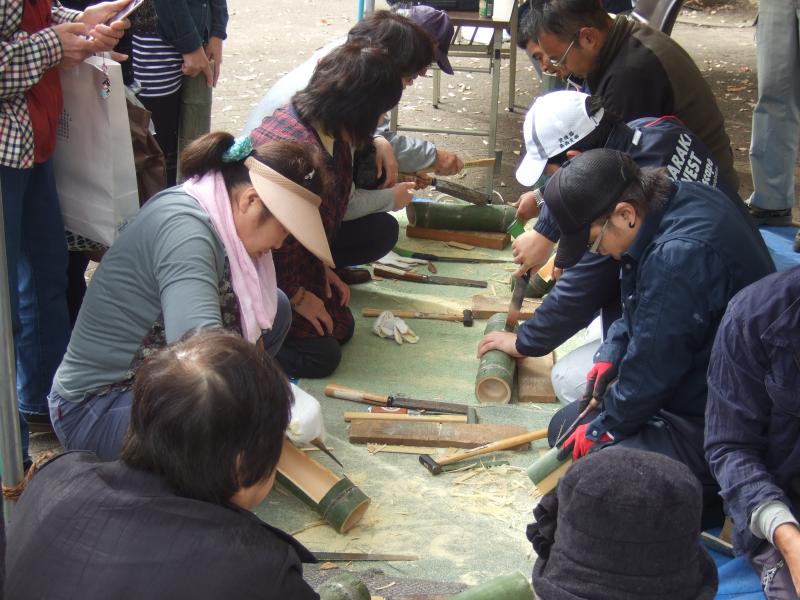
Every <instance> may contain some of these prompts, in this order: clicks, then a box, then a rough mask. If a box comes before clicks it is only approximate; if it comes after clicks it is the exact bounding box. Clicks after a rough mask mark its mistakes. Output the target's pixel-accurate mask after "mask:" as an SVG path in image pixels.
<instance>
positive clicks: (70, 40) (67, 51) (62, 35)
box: [53, 23, 94, 67]
mask: <svg viewBox="0 0 800 600" xmlns="http://www.w3.org/2000/svg"><path fill="white" fill-rule="evenodd" d="M53 31H55V32H56V35H57V36H58V41H59V42H60V43H61V53H62V56H61V63H60V64H61V66H62V67H74V66H75V65H77V64H78V63H81V62H83V61H84V60H86V58H88V57H89V56H91V55H92V54H94V44H92V42H91V41H89V40H87V39H86V37H85V36H86V35H87V34H88V33H89V28H88V27H86V25H84V24H83V23H61V24H59V25H54V26H53Z"/></svg>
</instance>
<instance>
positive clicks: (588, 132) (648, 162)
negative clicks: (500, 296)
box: [495, 91, 747, 402]
mask: <svg viewBox="0 0 800 600" xmlns="http://www.w3.org/2000/svg"><path fill="white" fill-rule="evenodd" d="M523 130H524V135H525V142H526V154H525V156H524V158H523V159H522V161H521V163H520V165H519V168H518V169H517V179H518V180H519V182H520V183H522V184H523V185H528V186H532V185H534V184H535V183H536V182H537V181H538V180H539V179H540V177H541V176H542V174H544V175H545V176H546V177H549V176H552V175H553V173H555V172H556V171H557V170H558V168H559V167H560V166H561V165H562V164H564V162H566V161H567V160H568V159H569V158H572V157H574V156H577V155H578V154H580V153H581V152H585V151H586V150H591V149H594V148H609V149H612V150H619V151H621V152H625V153H626V154H628V155H630V157H631V158H632V159H633V160H634V161H635V162H636V164H637V165H639V166H640V167H645V166H650V167H665V168H666V170H667V175H668V176H669V178H670V179H673V180H675V181H697V182H700V183H704V184H706V185H710V186H712V187H718V188H719V189H721V190H722V191H724V192H725V193H726V194H727V195H728V196H729V197H730V198H731V200H732V205H731V207H730V208H731V210H733V211H738V212H740V213H741V214H742V215H744V216H747V211H746V209H745V207H744V203H743V202H742V201H741V199H740V198H739V196H738V194H736V192H735V191H734V190H732V189H728V188H726V187H725V185H724V182H723V181H720V179H719V169H718V167H717V165H716V163H715V162H714V161H713V159H712V158H711V153H710V152H709V150H708V149H707V148H706V147H705V145H704V144H703V143H702V142H701V141H700V140H699V139H697V137H696V136H695V135H694V134H693V133H692V132H690V131H689V130H688V129H687V128H686V127H685V126H684V125H683V124H682V123H681V122H680V121H678V120H677V119H676V118H675V117H660V118H656V117H646V118H643V119H635V120H633V121H630V122H629V123H624V122H623V121H622V120H621V119H620V118H619V117H617V116H616V115H615V114H614V113H613V112H612V111H610V110H608V109H607V108H606V107H605V99H604V98H601V97H600V96H588V95H586V94H583V93H580V92H565V91H560V92H553V93H552V94H550V95H548V96H544V97H540V98H537V100H536V101H535V102H534V104H533V106H532V107H531V109H530V110H529V111H528V114H527V115H526V118H525V124H524V127H523ZM537 194H538V196H539V198H541V192H540V191H539V190H534V191H533V192H526V193H525V194H523V195H522V196H521V197H520V201H519V206H518V209H517V219H519V220H523V221H524V220H528V219H529V218H531V217H533V216H534V215H535V214H536V212H538V210H539V209H538V207H537V205H536V201H535V198H534V197H535V196H536V195H537ZM558 239H559V230H558V225H557V224H556V222H555V219H554V218H553V215H552V213H551V212H550V211H549V209H548V208H547V206H544V205H543V206H542V207H541V214H539V219H538V220H537V221H536V224H535V225H534V227H533V231H529V232H525V233H524V234H522V235H521V236H519V237H518V238H517V239H516V240H514V246H513V252H514V259H515V260H516V261H517V262H518V263H520V264H521V265H522V266H521V267H520V269H519V271H518V273H519V274H521V273H524V272H527V271H529V270H531V269H534V270H536V269H539V268H540V267H541V266H542V265H543V264H544V263H545V262H546V261H547V259H548V258H549V257H550V255H551V254H552V251H553V248H554V246H555V244H556V242H558ZM619 268H620V264H619V261H617V260H615V259H614V258H612V257H610V256H597V255H592V254H590V253H588V252H587V253H586V254H585V255H584V256H583V258H582V259H581V260H580V262H578V263H577V264H576V265H575V266H574V267H572V268H570V269H567V270H566V271H564V273H563V274H562V275H561V277H560V278H559V279H558V282H557V283H556V285H555V287H554V288H553V289H552V290H551V291H550V293H549V294H548V295H547V296H546V297H545V298H544V300H543V302H542V305H541V306H540V307H539V308H538V309H537V310H536V313H535V314H534V315H533V317H531V318H530V319H528V320H527V321H526V322H525V323H523V324H522V325H520V327H519V329H518V331H517V351H519V352H520V353H522V354H524V355H526V356H544V355H546V354H549V353H550V352H552V351H553V350H555V349H556V348H557V347H558V346H560V345H561V344H563V343H564V342H565V341H567V340H568V339H569V338H570V337H572V336H573V335H575V333H577V332H578V331H579V330H580V329H582V328H584V327H586V326H587V325H588V324H589V323H591V322H592V320H593V319H594V318H595V316H596V315H597V313H598V311H602V316H603V319H602V321H603V325H604V328H603V329H604V330H607V329H608V327H609V326H610V325H611V323H613V322H614V321H615V320H616V319H617V318H618V317H619V315H620V309H621V298H620V289H619ZM495 335H496V334H495ZM599 344H600V342H599V340H592V341H589V342H587V343H586V344H584V346H582V347H580V348H578V349H576V350H574V351H573V352H571V353H570V354H569V355H568V356H564V357H562V358H560V359H559V361H558V362H557V363H556V366H555V368H554V369H553V372H552V379H553V384H554V387H555V390H556V394H557V396H558V397H559V398H560V399H561V400H562V401H565V402H572V401H573V400H576V399H577V398H579V397H581V396H582V395H583V387H584V385H585V384H584V383H583V376H584V375H585V373H586V372H587V371H588V370H589V368H590V367H591V364H592V356H593V355H594V352H595V351H596V350H597V347H599Z"/></svg>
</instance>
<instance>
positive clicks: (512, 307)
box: [506, 273, 531, 333]
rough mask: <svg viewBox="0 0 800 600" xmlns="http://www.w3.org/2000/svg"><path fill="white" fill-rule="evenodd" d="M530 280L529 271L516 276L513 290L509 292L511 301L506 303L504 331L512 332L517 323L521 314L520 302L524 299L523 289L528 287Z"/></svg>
mask: <svg viewBox="0 0 800 600" xmlns="http://www.w3.org/2000/svg"><path fill="white" fill-rule="evenodd" d="M530 280H531V275H530V273H525V274H524V275H523V276H522V277H519V278H517V282H516V284H515V285H514V292H513V293H512V294H511V303H510V304H509V305H508V317H507V318H506V331H510V332H512V333H513V332H514V331H515V330H516V329H517V325H518V324H519V318H520V315H521V314H522V302H523V300H525V290H527V289H528V282H529V281H530Z"/></svg>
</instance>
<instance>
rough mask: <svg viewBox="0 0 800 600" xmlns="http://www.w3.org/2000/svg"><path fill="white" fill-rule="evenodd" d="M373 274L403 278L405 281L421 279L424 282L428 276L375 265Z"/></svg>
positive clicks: (390, 277)
mask: <svg viewBox="0 0 800 600" xmlns="http://www.w3.org/2000/svg"><path fill="white" fill-rule="evenodd" d="M372 272H373V274H375V275H377V276H378V277H387V278H389V279H402V280H403V281H421V282H424V281H426V280H427V279H428V278H427V276H425V275H420V274H419V273H414V272H413V271H399V270H396V269H387V268H385V267H378V266H375V267H373V268H372Z"/></svg>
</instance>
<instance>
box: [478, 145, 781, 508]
mask: <svg viewBox="0 0 800 600" xmlns="http://www.w3.org/2000/svg"><path fill="white" fill-rule="evenodd" d="M544 200H545V203H546V204H547V207H548V209H549V210H550V211H551V212H552V213H553V216H554V218H555V220H556V223H558V227H559V230H560V231H561V240H560V242H559V247H558V251H557V253H556V258H555V265H556V266H557V267H561V268H569V267H572V266H573V265H575V264H576V263H577V262H578V261H579V260H580V259H581V257H582V256H583V255H584V254H585V252H586V249H587V248H589V249H590V250H591V251H592V252H599V253H600V254H603V255H610V256H613V257H614V258H616V259H617V260H619V261H621V264H622V269H621V276H620V277H621V290H622V299H623V302H624V306H623V314H622V317H621V318H620V319H618V320H617V321H615V322H614V324H613V325H612V326H611V328H610V329H609V332H608V335H607V337H606V339H605V341H604V342H603V344H602V345H601V346H600V349H599V350H598V352H597V353H596V354H595V357H594V360H595V363H594V366H593V367H592V370H591V371H590V373H589V375H588V376H587V379H588V385H587V390H586V396H584V398H583V401H584V402H585V403H588V402H589V401H590V400H596V401H598V402H600V403H601V408H600V409H599V410H594V411H592V412H590V413H589V414H588V415H587V416H586V417H585V420H584V421H583V422H582V424H581V425H580V426H579V427H578V428H577V430H576V431H575V432H574V434H573V435H572V436H571V437H570V438H569V439H568V440H567V441H566V442H565V444H564V447H565V448H567V447H572V448H573V458H574V459H578V458H580V457H581V456H584V455H585V454H586V453H587V452H589V450H590V449H592V448H593V447H595V445H596V444H598V443H599V444H600V446H604V445H619V446H623V447H634V448H641V449H644V450H652V451H655V452H659V453H662V454H666V455H667V456H669V457H671V458H674V459H676V460H679V461H681V462H683V463H684V464H686V465H687V466H688V467H689V468H690V469H691V470H692V471H693V472H694V474H695V475H696V476H697V477H698V478H699V479H700V481H701V483H703V484H704V486H705V491H706V494H707V496H706V497H707V501H708V504H709V506H710V507H712V508H711V510H712V511H713V510H717V509H718V507H717V506H716V505H717V504H718V497H717V486H716V484H715V482H714V480H713V479H712V477H711V474H710V473H709V471H708V465H707V463H706V460H705V456H704V454H703V425H704V420H705V419H704V414H705V404H706V395H707V388H706V370H707V368H708V360H709V356H710V353H711V345H712V343H713V338H714V334H715V333H716V330H717V326H718V325H719V322H720V320H721V319H722V316H723V314H724V313H725V308H726V307H727V304H728V301H729V300H730V299H731V297H732V296H733V295H734V294H735V293H736V292H737V291H738V290H740V289H742V288H744V287H745V286H747V285H749V284H750V283H753V282H754V281H757V280H758V279H761V278H762V277H764V276H765V275H768V274H769V273H771V272H773V271H774V265H773V264H772V259H771V258H770V256H769V253H768V252H767V250H766V249H765V248H764V247H763V244H761V241H760V237H759V235H758V232H757V231H756V230H755V229H754V228H753V226H752V223H751V222H749V220H748V218H747V217H746V215H744V214H743V213H740V212H738V211H732V210H731V208H730V203H731V200H730V198H728V197H727V196H725V194H723V193H722V192H720V191H719V190H715V189H714V188H710V187H708V186H706V185H703V184H699V183H690V182H673V181H670V180H669V179H668V178H667V176H666V174H665V173H664V171H663V170H662V169H652V168H645V169H640V168H639V167H638V166H637V165H636V163H635V162H634V161H633V159H631V157H630V156H628V155H627V154H623V153H622V152H618V151H616V150H605V149H602V150H589V151H587V152H584V153H582V154H580V155H579V156H576V157H575V158H573V159H570V160H569V161H567V162H566V163H564V165H563V166H562V167H561V169H559V170H558V172H557V173H556V174H555V175H554V176H553V178H552V179H551V180H550V182H549V183H548V184H547V188H546V189H545V192H544ZM492 347H495V348H497V349H499V350H503V351H504V352H506V353H507V354H509V355H511V356H517V357H519V356H521V354H519V353H518V352H517V350H516V336H515V335H514V334H510V333H508V334H505V335H502V336H497V337H496V338H495V339H494V341H493V343H491V344H482V346H481V348H480V350H482V351H486V350H487V349H491V348H492ZM615 379H616V382H615V383H613V384H611V385H609V384H610V383H611V382H612V381H613V380H615ZM582 404H583V402H581V401H576V402H574V403H572V404H570V405H568V406H566V407H564V408H563V409H561V410H560V411H559V412H558V413H556V414H555V415H554V417H553V419H552V421H551V423H550V435H549V441H550V444H551V445H553V444H554V443H555V441H556V439H557V438H558V436H559V434H560V432H561V431H563V430H564V428H566V427H567V426H568V425H569V424H571V423H572V422H573V421H574V420H575V419H576V418H577V416H578V414H579V413H580V411H581V408H582V406H581V405H582ZM709 514H713V512H711V513H709Z"/></svg>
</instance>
